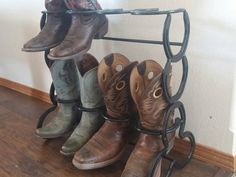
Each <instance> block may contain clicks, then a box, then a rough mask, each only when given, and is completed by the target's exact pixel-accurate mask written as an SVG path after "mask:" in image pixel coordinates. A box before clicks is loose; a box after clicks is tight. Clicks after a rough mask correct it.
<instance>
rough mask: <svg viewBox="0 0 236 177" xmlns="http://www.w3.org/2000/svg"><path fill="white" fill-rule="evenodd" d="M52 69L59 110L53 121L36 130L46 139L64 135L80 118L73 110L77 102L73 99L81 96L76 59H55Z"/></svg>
mask: <svg viewBox="0 0 236 177" xmlns="http://www.w3.org/2000/svg"><path fill="white" fill-rule="evenodd" d="M50 71H51V75H52V79H53V84H54V86H55V90H56V93H57V99H58V101H59V110H58V113H57V115H56V116H55V117H54V119H53V120H52V121H51V122H49V123H48V124H47V125H45V126H44V127H42V128H39V129H37V130H36V135H38V136H40V137H42V138H46V139H50V138H57V137H61V136H64V135H65V133H67V132H69V131H70V130H71V129H72V128H73V127H74V125H75V124H76V122H78V119H79V118H80V117H78V116H79V115H78V112H76V111H74V110H73V106H74V105H75V103H74V102H73V101H72V100H76V99H79V97H80V89H79V88H80V86H79V76H78V73H77V72H78V71H77V68H76V64H75V62H74V60H68V61H55V62H53V63H52V65H51V67H50ZM63 102H64V103H63Z"/></svg>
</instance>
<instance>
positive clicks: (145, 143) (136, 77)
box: [122, 60, 174, 177]
mask: <svg viewBox="0 0 236 177" xmlns="http://www.w3.org/2000/svg"><path fill="white" fill-rule="evenodd" d="M162 71H163V69H162V67H161V66H160V65H159V64H158V63H156V62H155V61H152V60H147V61H144V62H142V63H141V64H139V65H138V66H136V67H135V68H134V69H133V71H132V74H131V78H130V88H131V94H132V98H133V100H134V102H135V104H136V106H137V109H138V112H139V120H138V121H139V124H140V125H141V127H142V128H143V129H145V130H150V131H157V130H161V129H162V124H163V116H164V113H165V110H166V109H167V107H168V102H167V101H166V98H165V96H164V92H163V88H162V86H161V76H162ZM168 137H169V138H170V139H171V142H172V143H171V147H170V148H172V146H173V140H174V134H171V135H170V136H168ZM163 148H164V145H163V143H162V139H161V137H160V136H154V135H148V134H144V133H141V134H140V137H139V139H138V142H137V144H136V146H135V148H134V150H133V152H132V154H131V156H130V158H129V160H128V162H127V164H126V167H125V170H124V171H123V173H122V177H147V176H148V170H150V165H151V163H152V161H153V160H154V158H155V157H156V155H157V154H158V153H159V152H160V151H161V150H162V149H163ZM160 174H161V161H160V162H159V164H158V165H157V167H156V169H155V176H154V177H160Z"/></svg>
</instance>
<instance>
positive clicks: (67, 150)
mask: <svg viewBox="0 0 236 177" xmlns="http://www.w3.org/2000/svg"><path fill="white" fill-rule="evenodd" d="M77 150H78V144H77V143H76V141H67V142H66V143H65V144H64V145H63V146H62V147H61V150H60V153H61V154H63V155H65V156H72V155H74V154H75V153H76V151H77Z"/></svg>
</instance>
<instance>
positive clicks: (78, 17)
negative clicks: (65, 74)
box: [48, 0, 108, 60]
mask: <svg viewBox="0 0 236 177" xmlns="http://www.w3.org/2000/svg"><path fill="white" fill-rule="evenodd" d="M65 3H66V5H67V8H68V9H70V10H81V9H82V8H86V7H81V4H83V3H87V2H81V0H65ZM96 4H97V3H96ZM89 8H91V6H88V7H87V10H91V9H89ZM94 8H99V9H101V7H100V6H97V7H96V6H95V7H94ZM82 10H86V9H82ZM107 31H108V20H107V18H106V16H105V15H103V14H95V13H93V14H76V13H73V14H72V23H71V27H70V29H69V31H68V34H67V35H66V37H65V39H64V41H63V42H62V43H61V44H60V45H59V46H57V47H56V48H54V49H53V50H52V51H51V52H50V54H49V55H48V57H49V58H50V59H52V60H56V59H59V60H67V59H70V58H75V57H78V56H79V55H83V54H85V53H86V52H87V51H88V50H89V49H90V47H91V44H92V40H93V39H94V38H95V37H96V38H102V37H103V36H104V35H105V34H106V33H107Z"/></svg>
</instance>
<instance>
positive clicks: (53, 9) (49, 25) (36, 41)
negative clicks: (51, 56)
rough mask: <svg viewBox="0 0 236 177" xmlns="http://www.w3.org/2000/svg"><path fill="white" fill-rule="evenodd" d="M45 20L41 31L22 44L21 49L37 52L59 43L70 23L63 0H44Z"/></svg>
mask: <svg viewBox="0 0 236 177" xmlns="http://www.w3.org/2000/svg"><path fill="white" fill-rule="evenodd" d="M45 7H46V9H47V11H48V15H47V21H46V24H45V26H44V27H43V29H42V31H41V32H40V33H39V34H38V35H37V36H36V37H34V38H33V39H31V40H30V41H28V42H27V43H26V44H25V45H24V46H23V49H22V50H23V51H26V52H38V51H45V50H47V49H51V48H53V47H56V46H57V45H59V44H60V43H61V42H62V41H63V39H64V37H65V36H66V34H67V31H68V29H69V27H70V24H71V16H70V15H68V14H66V13H65V12H66V10H67V8H66V5H65V3H64V1H63V0H46V1H45Z"/></svg>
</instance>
